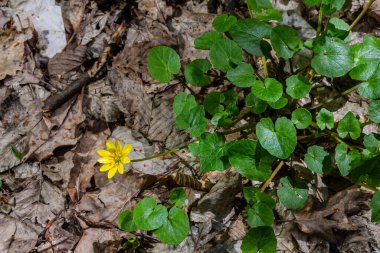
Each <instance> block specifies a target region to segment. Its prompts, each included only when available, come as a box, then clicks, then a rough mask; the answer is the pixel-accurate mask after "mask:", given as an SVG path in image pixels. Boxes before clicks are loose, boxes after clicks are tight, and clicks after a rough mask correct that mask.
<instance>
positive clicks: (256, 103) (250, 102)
mask: <svg viewBox="0 0 380 253" xmlns="http://www.w3.org/2000/svg"><path fill="white" fill-rule="evenodd" d="M245 103H246V104H247V106H250V107H252V108H251V111H252V112H253V113H256V114H260V113H263V112H265V110H266V109H267V107H268V103H267V102H265V101H264V100H261V99H259V98H258V97H256V96H255V95H253V94H252V93H249V94H248V95H247V96H246V97H245Z"/></svg>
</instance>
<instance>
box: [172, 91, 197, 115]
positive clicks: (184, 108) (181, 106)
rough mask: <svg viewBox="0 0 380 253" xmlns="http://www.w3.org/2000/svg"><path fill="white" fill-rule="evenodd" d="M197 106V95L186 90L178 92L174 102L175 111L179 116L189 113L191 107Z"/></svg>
mask: <svg viewBox="0 0 380 253" xmlns="http://www.w3.org/2000/svg"><path fill="white" fill-rule="evenodd" d="M196 106H197V102H196V101H195V97H194V96H193V95H190V94H188V93H186V92H180V93H178V94H177V95H176V96H175V98H174V102H173V111H174V113H175V114H176V115H177V116H178V115H180V114H182V113H188V112H189V111H190V110H191V109H193V108H194V107H196Z"/></svg>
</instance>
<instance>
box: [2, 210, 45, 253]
mask: <svg viewBox="0 0 380 253" xmlns="http://www.w3.org/2000/svg"><path fill="white" fill-rule="evenodd" d="M0 220H1V222H0V231H1V237H0V252H12V253H25V252H29V251H30V249H32V248H33V247H34V245H36V243H37V238H38V234H39V233H40V232H41V230H42V228H40V227H37V226H36V225H34V224H33V223H31V222H29V221H22V220H20V219H18V218H14V217H11V216H9V215H6V214H4V213H0Z"/></svg>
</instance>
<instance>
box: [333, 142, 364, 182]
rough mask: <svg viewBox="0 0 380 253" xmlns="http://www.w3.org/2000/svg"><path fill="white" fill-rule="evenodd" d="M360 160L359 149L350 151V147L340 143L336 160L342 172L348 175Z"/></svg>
mask: <svg viewBox="0 0 380 253" xmlns="http://www.w3.org/2000/svg"><path fill="white" fill-rule="evenodd" d="M359 160H360V153H359V152H358V151H357V150H352V151H350V152H348V147H347V145H345V144H338V145H337V146H336V148H335V162H336V165H337V166H338V169H339V171H340V174H342V176H347V175H348V174H350V171H351V170H352V169H353V168H355V165H357V162H358V161H359Z"/></svg>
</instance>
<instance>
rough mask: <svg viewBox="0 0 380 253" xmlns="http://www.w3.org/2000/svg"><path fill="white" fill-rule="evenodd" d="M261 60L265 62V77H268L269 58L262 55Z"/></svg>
mask: <svg viewBox="0 0 380 253" xmlns="http://www.w3.org/2000/svg"><path fill="white" fill-rule="evenodd" d="M261 62H262V63H263V68H264V74H265V77H268V67H267V58H266V57H265V56H262V57H261Z"/></svg>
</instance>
